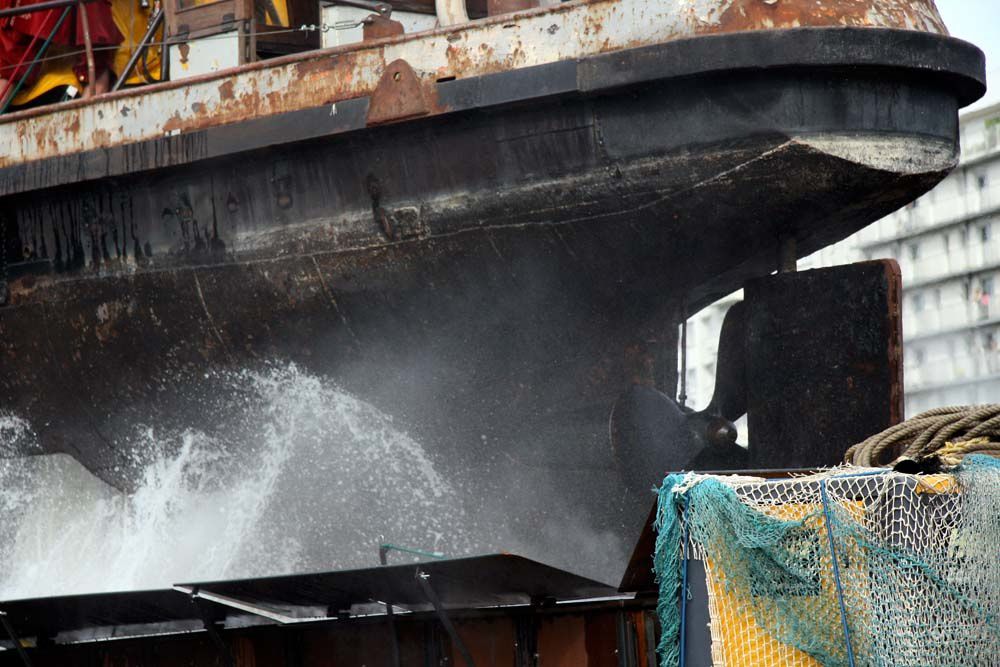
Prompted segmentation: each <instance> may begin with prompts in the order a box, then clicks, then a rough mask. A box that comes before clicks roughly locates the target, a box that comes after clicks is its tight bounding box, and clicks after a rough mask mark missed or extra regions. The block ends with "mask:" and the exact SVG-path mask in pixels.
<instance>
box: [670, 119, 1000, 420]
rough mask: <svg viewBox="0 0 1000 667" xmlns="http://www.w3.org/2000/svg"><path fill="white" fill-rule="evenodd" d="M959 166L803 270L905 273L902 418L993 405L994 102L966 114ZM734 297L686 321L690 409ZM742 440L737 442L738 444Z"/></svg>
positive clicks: (708, 387) (997, 270)
mask: <svg viewBox="0 0 1000 667" xmlns="http://www.w3.org/2000/svg"><path fill="white" fill-rule="evenodd" d="M960 132H961V145H962V159H961V163H960V164H959V166H958V168H957V169H955V171H954V172H952V173H951V174H949V175H948V177H947V178H945V179H944V180H943V181H942V182H941V183H940V184H938V186H937V187H935V188H934V189H933V190H931V191H930V192H928V193H927V194H925V195H924V196H923V197H920V198H919V199H917V200H916V201H914V202H913V203H912V204H910V205H909V206H906V207H904V208H902V209H900V210H899V211H896V212H895V213H892V214H891V215H889V216H887V217H885V218H882V219H881V220H879V221H877V222H875V223H873V224H872V225H870V226H868V227H867V228H865V229H863V230H861V231H860V232H858V233H857V234H855V235H854V236H852V237H850V238H848V239H845V240H844V241H842V242H840V243H838V244H836V245H834V246H831V247H829V248H825V249H823V250H821V251H820V252H818V253H816V254H815V255H812V256H810V257H808V258H806V259H805V260H802V261H801V262H799V268H800V269H809V268H817V267H821V266H831V265H834V264H845V263H848V262H854V261H859V260H863V259H877V258H883V257H889V258H893V259H895V260H896V261H898V262H899V265H900V268H901V269H902V273H903V342H904V360H905V367H904V384H905V390H906V414H907V415H908V416H912V415H915V414H917V413H918V412H920V411H922V410H925V409H927V408H930V407H935V406H941V405H964V404H972V403H987V402H997V401H1000V104H998V105H994V106H991V107H987V108H985V109H981V110H979V111H975V112H972V113H969V114H966V115H964V116H963V117H962V118H961V121H960ZM740 298H742V295H741V294H740V293H739V292H737V293H735V294H732V295H730V296H728V297H726V298H724V299H721V300H719V301H717V302H716V303H714V304H712V305H711V306H709V307H707V308H705V309H704V310H702V311H701V312H699V313H698V314H696V315H695V316H693V317H692V318H691V320H689V322H688V355H687V356H688V369H687V394H688V397H689V399H688V405H691V406H692V407H695V408H699V409H700V408H702V407H704V406H705V405H706V404H707V403H708V401H709V399H710V398H711V396H712V389H713V387H714V384H715V353H716V345H717V343H718V337H719V328H720V327H721V325H722V318H723V316H724V314H725V311H726V309H727V308H728V307H729V306H730V305H731V304H732V303H733V302H734V301H736V300H738V299H740ZM741 440H742V438H741Z"/></svg>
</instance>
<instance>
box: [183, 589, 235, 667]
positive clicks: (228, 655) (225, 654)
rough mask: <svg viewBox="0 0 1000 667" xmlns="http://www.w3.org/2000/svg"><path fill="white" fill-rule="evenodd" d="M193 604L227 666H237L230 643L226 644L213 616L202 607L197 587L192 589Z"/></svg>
mask: <svg viewBox="0 0 1000 667" xmlns="http://www.w3.org/2000/svg"><path fill="white" fill-rule="evenodd" d="M190 600H191V604H193V605H194V608H195V609H197V610H198V616H199V617H200V618H201V623H202V625H203V626H204V628H205V632H207V633H208V636H209V637H211V639H212V643H213V644H215V647H216V648H217V649H218V650H219V654H220V655H221V656H222V662H223V664H224V665H225V666H226V667H236V661H235V660H234V659H233V653H232V651H230V650H229V645H228V644H226V640H225V639H223V638H222V635H221V634H220V633H219V631H218V629H216V627H215V624H214V623H213V622H212V618H211V617H210V616H209V615H208V613H207V612H206V611H205V609H204V607H202V604H203V603H202V601H201V599H200V598H199V596H198V591H197V589H194V590H192V592H191V594H190Z"/></svg>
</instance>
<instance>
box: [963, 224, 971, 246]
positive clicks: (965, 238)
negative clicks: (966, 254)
mask: <svg viewBox="0 0 1000 667" xmlns="http://www.w3.org/2000/svg"><path fill="white" fill-rule="evenodd" d="M962 245H963V246H966V245H969V228H968V227H962Z"/></svg>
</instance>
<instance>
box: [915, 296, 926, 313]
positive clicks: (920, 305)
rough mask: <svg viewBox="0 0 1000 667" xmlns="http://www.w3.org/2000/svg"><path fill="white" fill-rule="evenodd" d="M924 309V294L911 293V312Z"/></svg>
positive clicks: (919, 311) (920, 311)
mask: <svg viewBox="0 0 1000 667" xmlns="http://www.w3.org/2000/svg"><path fill="white" fill-rule="evenodd" d="M923 310H924V295H923V294H914V295H913V312H915V313H922V312H923Z"/></svg>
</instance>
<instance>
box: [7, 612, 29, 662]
mask: <svg viewBox="0 0 1000 667" xmlns="http://www.w3.org/2000/svg"><path fill="white" fill-rule="evenodd" d="M0 624H2V625H3V629H4V631H5V632H6V633H7V636H8V637H10V638H11V641H13V642H14V650H16V651H17V655H18V656H19V657H20V658H21V662H22V663H24V667H31V656H29V655H28V652H27V651H25V650H24V647H23V646H21V638H20V637H18V636H17V631H15V630H14V626H13V625H11V624H10V620H9V619H8V618H7V612H5V611H0Z"/></svg>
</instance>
